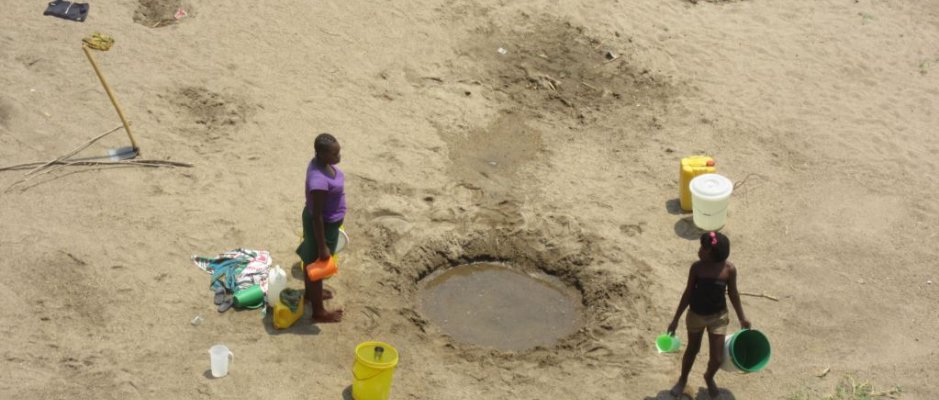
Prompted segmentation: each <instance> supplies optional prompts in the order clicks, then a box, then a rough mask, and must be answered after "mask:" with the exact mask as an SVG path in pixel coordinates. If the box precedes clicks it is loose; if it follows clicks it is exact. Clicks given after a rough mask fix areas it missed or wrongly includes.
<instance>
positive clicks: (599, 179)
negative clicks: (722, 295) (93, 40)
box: [0, 0, 939, 400]
mask: <svg viewBox="0 0 939 400" xmlns="http://www.w3.org/2000/svg"><path fill="white" fill-rule="evenodd" d="M6 3H8V4H5V7H4V12H3V13H0V26H2V29H0V71H2V73H0V87H2V88H3V89H2V90H0V160H2V162H0V165H3V166H5V165H10V164H18V163H25V162H31V161H37V160H49V159H52V158H55V157H57V156H58V155H60V154H63V153H65V152H67V151H68V150H70V149H72V148H74V147H76V146H78V145H80V144H82V143H84V142H85V141H87V140H89V139H90V138H92V137H94V136H95V135H97V134H99V133H102V132H105V131H107V130H109V129H111V128H113V127H115V126H117V125H118V124H119V121H118V119H117V117H116V115H115V113H114V110H113V109H112V108H111V105H110V104H109V103H108V100H107V97H106V96H105V94H104V91H103V90H102V88H101V86H100V85H99V83H98V82H97V80H96V78H95V76H94V74H93V71H92V70H91V68H90V66H89V65H88V62H87V60H86V59H85V58H84V55H83V54H82V52H81V50H80V40H81V38H82V37H83V36H85V35H88V34H89V33H91V32H93V31H101V32H105V33H108V34H111V35H113V36H114V37H115V39H116V44H115V47H114V48H113V49H112V50H110V51H109V52H106V53H97V55H96V57H97V60H98V62H99V63H100V65H101V68H102V70H103V71H104V72H105V74H106V76H107V78H108V80H109V81H110V84H111V85H112V86H113V88H114V91H115V94H116V95H117V97H118V99H119V100H120V103H121V105H122V106H123V108H124V111H125V114H126V115H127V116H128V119H130V120H131V121H132V124H133V130H134V133H135V135H137V137H138V140H139V142H140V145H141V148H142V150H143V157H145V158H151V159H160V160H173V161H181V162H188V163H192V164H194V167H193V168H176V169H163V168H161V169H143V168H116V169H97V170H83V169H81V168H80V167H69V168H63V169H59V170H56V171H53V172H51V173H48V174H45V175H41V176H37V177H34V178H32V179H30V180H28V181H25V182H21V183H18V184H16V185H15V186H12V187H10V185H13V184H14V183H16V182H17V181H19V180H20V179H21V178H22V176H23V174H24V173H25V172H26V171H6V172H0V186H2V188H3V189H7V188H8V187H9V189H8V190H7V191H6V192H4V193H3V194H2V195H0V260H2V261H0V273H2V274H3V276H5V277H6V279H4V280H2V281H0V289H2V292H3V293H4V301H3V302H2V305H0V310H2V313H0V331H2V334H3V337H4V340H3V341H2V343H0V353H2V357H3V365H4V367H3V368H2V369H0V398H19V399H65V398H69V399H73V398H80V399H84V398H98V399H136V398H145V399H165V398H272V399H309V398H324V399H329V398H336V399H338V398H349V396H350V395H349V389H348V386H349V385H350V383H351V381H352V376H351V372H350V367H351V365H352V362H353V348H354V346H355V345H356V344H357V343H359V342H361V341H365V340H370V339H379V340H384V341H387V342H389V343H392V344H393V345H395V346H396V347H397V348H398V350H399V351H400V352H401V354H402V357H401V362H400V365H399V367H398V370H397V372H396V375H395V382H394V387H393V391H392V398H393V399H408V398H413V399H480V398H485V399H502V398H515V399H646V400H648V399H667V398H670V397H669V396H668V395H667V394H666V392H665V390H666V389H667V388H669V387H670V386H671V384H672V383H673V381H674V379H675V378H676V377H677V374H678V363H679V355H676V354H671V355H660V354H657V353H656V352H655V350H654V348H653V343H652V339H653V338H654V337H655V336H656V335H657V334H658V333H659V332H661V331H662V330H664V328H665V326H666V325H667V323H668V321H669V319H670V318H671V314H672V313H673V310H674V307H675V305H676V303H677V300H678V297H679V294H680V291H681V289H682V285H683V280H684V277H685V274H686V273H687V268H688V265H689V264H690V262H691V261H693V260H694V258H695V251H696V242H695V240H694V239H695V236H696V234H697V232H696V230H695V229H694V228H693V226H692V225H690V223H689V218H690V216H689V215H687V214H681V213H679V212H678V211H677V209H676V203H675V202H676V200H675V199H676V197H677V181H678V161H679V159H680V158H681V157H683V156H687V155H691V154H700V153H704V154H710V155H712V156H714V157H715V158H716V159H717V160H718V168H719V171H720V172H721V173H722V174H724V175H727V176H728V177H730V178H732V179H733V180H735V181H737V182H744V179H745V178H747V177H748V176H749V179H746V181H745V183H743V184H742V185H740V186H739V188H738V190H737V191H736V192H735V195H734V197H733V201H732V204H731V211H730V212H731V214H730V216H729V220H728V224H727V226H726V228H725V229H724V232H725V233H726V234H727V235H729V237H730V238H731V240H732V243H733V250H732V255H731V260H732V261H734V262H735V263H736V264H737V265H738V268H739V269H740V287H741V290H743V291H745V292H750V293H766V294H769V295H772V296H775V297H777V298H778V300H779V301H778V302H774V301H771V300H768V299H765V298H759V297H744V298H743V302H744V307H745V309H746V311H747V313H748V315H749V317H750V319H751V321H752V322H753V323H754V326H755V327H756V328H758V329H760V330H762V331H763V332H765V333H766V334H767V335H768V336H769V337H770V340H771V341H772V344H773V347H774V353H773V361H772V363H771V364H770V366H769V367H768V368H766V369H765V370H764V371H761V372H760V373H757V374H751V375H735V374H728V373H720V374H719V375H718V383H719V384H720V385H721V386H722V387H724V388H726V390H725V391H724V392H723V395H724V398H728V399H730V398H736V399H793V398H815V397H819V396H823V395H826V394H831V393H833V390H834V387H835V385H836V384H837V383H838V382H839V380H841V379H842V378H843V377H846V376H853V377H855V378H856V379H857V380H858V381H860V382H870V383H872V384H873V385H874V386H875V388H877V389H878V390H890V389H891V388H894V387H895V386H899V387H901V388H902V390H903V393H902V398H910V399H932V398H939V389H937V388H936V386H935V385H934V383H935V382H937V381H939V361H937V360H939V357H937V350H936V349H937V347H936V345H935V343H936V342H937V341H939V318H937V314H939V311H937V310H936V307H935V305H936V304H937V301H939V284H929V283H928V281H932V282H936V281H939V275H937V272H936V271H937V268H936V267H937V266H936V255H937V251H936V245H935V242H936V239H937V235H939V228H937V222H939V205H937V204H939V203H937V202H936V201H934V197H935V194H936V193H939V174H937V172H936V171H937V170H939V162H937V159H939V157H937V154H939V135H937V134H936V133H937V132H936V127H937V126H939V114H937V113H936V109H937V106H939V3H937V2H935V1H933V0H907V1H897V0H891V1H873V0H838V1H833V0H794V1H787V2H779V1H763V0H753V1H740V2H736V1H731V2H716V1H715V2H708V1H700V2H698V3H697V4H692V3H690V2H687V1H681V0H665V1H640V0H614V1H608V0H598V1H591V2H557V1H548V0H527V1H516V2H505V1H472V0H459V1H446V0H415V1H408V2H391V1H379V2H375V1H359V0H348V1H333V2H310V1H277V2H257V1H244V0H232V1H229V2H224V3H203V2H192V4H188V3H187V4H186V5H185V7H186V8H187V10H188V11H189V16H187V17H185V18H183V19H182V20H180V21H179V22H178V23H175V22H173V21H172V19H171V17H170V14H171V13H172V12H173V11H175V9H176V5H177V4H173V2H171V1H153V0H151V1H146V0H140V1H139V2H138V1H133V0H121V1H112V2H94V3H93V4H92V6H91V13H90V16H89V18H88V20H87V21H86V22H84V23H75V22H70V21H65V20H60V19H56V18H52V17H46V16H43V15H42V11H43V9H44V7H45V3H44V2H36V1H32V2H24V1H18V2H15V1H8V2H6ZM154 26H156V27H154ZM500 47H501V48H504V49H505V50H506V53H505V54H500V53H499V52H497V49H498V48H500ZM607 51H612V52H614V53H615V54H616V55H618V56H619V57H618V58H617V59H615V60H613V61H608V60H607V59H606V58H605V52H607ZM323 131H328V132H332V133H334V134H335V135H336V136H337V137H338V138H339V140H340V141H341V143H342V145H343V154H344V157H343V163H342V164H341V167H342V168H344V171H345V172H346V174H347V187H346V189H347V195H348V201H349V205H350V212H349V214H348V216H347V219H346V224H345V225H346V229H347V231H348V232H349V234H350V236H351V237H352V246H351V247H350V248H349V250H348V251H347V253H346V254H345V256H344V259H343V264H342V272H341V273H340V275H339V276H338V277H337V278H335V279H332V280H330V281H329V284H328V285H329V286H330V287H332V288H333V289H334V290H335V292H336V299H335V300H334V301H331V302H330V306H332V307H343V308H344V309H345V312H346V316H347V317H346V320H345V321H343V322H342V323H340V324H334V325H311V324H310V323H307V322H304V323H301V324H299V325H297V326H295V327H292V328H291V329H288V330H286V331H274V330H273V329H272V328H271V327H270V324H269V320H265V319H262V317H261V315H260V313H259V312H258V311H241V312H233V311H231V312H228V313H225V314H218V313H217V312H216V311H215V310H214V306H213V305H212V301H211V292H210V291H209V290H208V289H207V286H208V276H207V275H205V274H204V273H203V272H202V271H200V270H198V269H197V268H196V267H194V266H193V265H192V264H191V262H190V261H189V257H190V256H191V255H193V254H199V255H214V254H217V253H220V252H222V251H225V250H228V249H232V248H236V247H247V248H258V249H266V250H269V251H271V254H272V255H273V257H274V261H275V263H276V264H280V265H282V266H284V267H285V268H289V269H291V271H293V272H294V278H292V280H291V286H294V287H299V286H301V285H302V283H301V282H300V281H299V280H297V279H296V274H295V273H296V271H297V270H296V265H295V264H296V262H297V259H296V257H295V255H294V254H293V249H294V247H295V246H296V244H297V237H296V233H295V232H296V231H297V230H298V228H299V226H300V220H299V215H300V210H301V207H302V200H303V197H302V189H301V188H302V186H301V185H302V180H303V174H304V170H305V165H306V163H307V161H308V160H309V158H310V157H311V153H312V150H313V149H312V140H313V138H314V136H315V135H316V134H317V133H319V132H323ZM122 135H123V133H122V132H117V133H115V134H112V135H110V136H108V137H107V138H105V139H104V140H102V141H101V142H99V143H96V144H94V145H93V146H91V147H89V148H88V149H87V150H86V151H85V152H83V153H82V154H81V155H82V156H100V155H103V154H105V153H106V151H107V149H108V148H112V147H118V146H125V145H127V139H126V136H122ZM479 259H497V260H506V261H510V262H513V263H515V264H516V265H518V266H520V267H527V268H539V269H542V270H544V271H546V272H548V273H551V274H553V275H556V276H558V277H560V278H561V279H563V280H565V281H566V282H568V283H571V284H573V285H575V286H576V287H578V288H579V289H580V290H581V291H582V292H583V294H584V302H585V306H586V313H587V316H586V318H587V321H586V325H585V326H584V328H583V329H582V330H581V331H580V332H578V333H577V334H575V335H573V336H571V337H568V338H566V339H565V340H563V341H562V343H560V344H559V345H558V346H557V347H554V348H538V349H535V350H533V351H529V352H524V353H521V354H514V353H498V352H494V351H490V350H487V349H484V348H478V347H474V346H470V345H465V344H460V343H452V342H450V341H449V340H448V339H447V337H446V336H444V335H443V334H442V333H441V332H440V331H439V330H437V328H436V327H435V326H434V325H431V324H428V323H427V321H426V320H425V319H424V318H423V317H422V316H421V315H420V314H418V313H417V312H416V311H415V304H416V301H417V293H416V287H417V285H416V283H415V282H416V281H417V280H418V279H420V278H421V277H423V276H426V275H427V274H429V273H430V272H432V271H433V270H435V269H438V268H443V267H448V266H451V265H456V264H459V263H461V262H465V261H472V260H479ZM197 315H202V316H204V318H205V321H204V322H203V323H202V324H201V325H198V326H193V325H191V324H190V320H191V319H192V318H193V317H195V316H197ZM736 326H737V324H736V320H735V319H734V320H733V322H732V327H736ZM215 343H225V344H227V345H228V346H229V347H230V348H231V349H232V350H233V352H234V353H235V361H234V364H233V366H232V370H231V374H230V375H229V376H228V377H226V378H224V379H217V380H213V379H210V378H209V374H208V372H207V371H208V366H209V363H208V354H207V349H208V348H209V347H210V346H211V345H212V344H215ZM705 357H706V354H702V355H700V356H699V362H698V364H697V365H696V367H695V371H694V372H693V376H692V380H691V382H690V387H689V392H690V394H692V395H693V396H696V397H698V398H703V394H702V391H701V389H700V387H701V386H703V382H702V380H701V378H700V374H701V372H703V368H704V364H705V362H704V360H705ZM826 368H830V372H829V373H828V375H826V376H825V377H823V378H818V377H816V375H817V374H819V373H820V372H821V371H823V370H825V369H826Z"/></svg>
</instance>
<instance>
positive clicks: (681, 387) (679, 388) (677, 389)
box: [668, 379, 688, 399]
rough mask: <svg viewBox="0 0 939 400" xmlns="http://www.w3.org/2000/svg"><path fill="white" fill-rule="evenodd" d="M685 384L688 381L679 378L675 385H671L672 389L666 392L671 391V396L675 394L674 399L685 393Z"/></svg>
mask: <svg viewBox="0 0 939 400" xmlns="http://www.w3.org/2000/svg"><path fill="white" fill-rule="evenodd" d="M687 384H688V381H685V380H681V379H679V380H678V383H676V384H675V386H672V390H669V391H668V392H669V393H671V394H672V396H675V398H676V399H677V398H680V396H681V395H682V394H683V393H685V385H687Z"/></svg>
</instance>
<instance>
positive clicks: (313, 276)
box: [306, 256, 339, 282]
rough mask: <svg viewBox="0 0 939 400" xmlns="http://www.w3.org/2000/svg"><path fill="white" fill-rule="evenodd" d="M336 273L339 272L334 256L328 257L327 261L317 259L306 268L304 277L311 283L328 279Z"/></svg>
mask: <svg viewBox="0 0 939 400" xmlns="http://www.w3.org/2000/svg"><path fill="white" fill-rule="evenodd" d="M336 272H339V266H338V265H337V264H336V256H332V257H329V259H328V260H320V259H317V260H316V261H313V262H312V263H310V264H307V266H306V276H307V277H308V278H310V281H312V282H316V281H319V280H323V279H326V278H329V277H331V276H333V275H336Z"/></svg>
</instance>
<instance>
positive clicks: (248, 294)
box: [232, 285, 264, 308]
mask: <svg viewBox="0 0 939 400" xmlns="http://www.w3.org/2000/svg"><path fill="white" fill-rule="evenodd" d="M233 297H234V301H233V303H232V305H233V306H235V308H258V307H261V306H262V305H264V291H263V290H261V286H260V285H254V286H251V287H249V288H247V289H242V290H239V291H238V292H237V293H235V295H234V296H233Z"/></svg>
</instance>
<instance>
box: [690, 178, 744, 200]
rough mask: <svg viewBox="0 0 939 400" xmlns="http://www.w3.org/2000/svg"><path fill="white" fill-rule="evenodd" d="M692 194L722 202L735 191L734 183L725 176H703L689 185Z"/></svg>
mask: <svg viewBox="0 0 939 400" xmlns="http://www.w3.org/2000/svg"><path fill="white" fill-rule="evenodd" d="M689 186H690V189H691V192H692V193H694V194H695V195H696V196H698V197H701V198H703V199H708V200H721V199H724V198H727V197H728V196H730V194H731V193H732V192H733V191H734V183H733V182H731V181H730V179H727V178H725V177H724V176H723V175H718V174H703V175H698V176H696V177H694V179H692V180H691V183H689Z"/></svg>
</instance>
